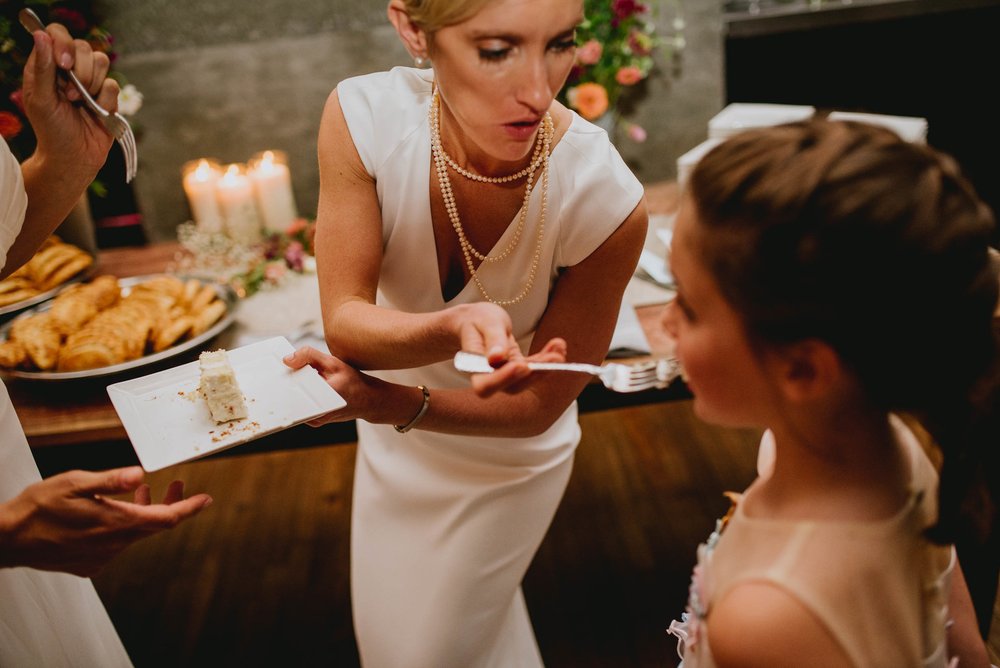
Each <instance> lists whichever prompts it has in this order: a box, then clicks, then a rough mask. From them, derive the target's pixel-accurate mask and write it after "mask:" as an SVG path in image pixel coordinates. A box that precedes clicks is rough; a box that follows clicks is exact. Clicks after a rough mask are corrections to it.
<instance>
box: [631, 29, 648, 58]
mask: <svg viewBox="0 0 1000 668" xmlns="http://www.w3.org/2000/svg"><path fill="white" fill-rule="evenodd" d="M628 46H629V48H630V49H632V53H634V54H635V55H637V56H648V55H649V54H651V53H652V52H653V38H652V37H650V36H649V35H647V34H646V33H644V32H642V31H641V30H633V31H632V32H630V33H629V35H628Z"/></svg>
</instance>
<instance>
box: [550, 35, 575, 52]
mask: <svg viewBox="0 0 1000 668" xmlns="http://www.w3.org/2000/svg"><path fill="white" fill-rule="evenodd" d="M551 48H552V50H553V51H557V52H560V53H561V52H563V51H569V50H570V49H575V48H576V37H569V38H567V39H560V40H558V41H556V42H553V43H552V47H551Z"/></svg>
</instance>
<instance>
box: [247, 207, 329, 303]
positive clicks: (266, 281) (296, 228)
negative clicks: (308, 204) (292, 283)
mask: <svg viewBox="0 0 1000 668" xmlns="http://www.w3.org/2000/svg"><path fill="white" fill-rule="evenodd" d="M315 237H316V223H315V222H313V221H309V220H306V219H305V218H298V219H296V220H294V221H293V222H292V224H291V225H289V226H288V229H286V230H285V231H284V232H273V233H271V234H270V235H268V236H267V237H266V238H265V239H264V241H263V242H262V243H261V244H260V246H259V250H260V253H261V260H260V261H258V262H257V264H256V265H254V266H253V267H252V268H251V269H250V271H248V272H246V273H245V274H241V275H238V276H236V277H235V278H234V281H233V283H234V284H233V287H234V288H235V289H236V294H239V295H244V296H249V295H252V294H253V293H255V292H257V291H258V290H260V289H261V288H268V287H275V286H277V285H280V284H281V280H282V279H283V278H284V277H285V275H286V274H287V273H288V272H289V271H292V272H296V273H299V274H301V273H304V272H306V271H315V270H316V260H315V258H314V255H315V253H314V249H313V240H314V239H315Z"/></svg>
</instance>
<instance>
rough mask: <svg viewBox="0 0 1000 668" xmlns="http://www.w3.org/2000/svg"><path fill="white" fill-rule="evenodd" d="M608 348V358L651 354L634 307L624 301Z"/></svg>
mask: <svg viewBox="0 0 1000 668" xmlns="http://www.w3.org/2000/svg"><path fill="white" fill-rule="evenodd" d="M608 347H609V348H610V350H608V357H634V356H635V355H648V354H649V353H651V352H652V349H651V348H650V347H649V340H648V339H647V338H646V333H645V332H643V331H642V325H641V324H640V323H639V316H637V315H636V314H635V307H634V306H632V304H630V303H628V302H627V301H626V300H624V299H623V300H622V307H621V310H619V312H618V323H617V324H616V325H615V333H614V334H613V335H612V336H611V344H610V345H609V346H608Z"/></svg>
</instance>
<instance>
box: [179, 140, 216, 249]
mask: <svg viewBox="0 0 1000 668" xmlns="http://www.w3.org/2000/svg"><path fill="white" fill-rule="evenodd" d="M220 173H221V172H220V170H219V165H218V163H216V162H215V161H213V160H208V159H207V158H202V159H201V160H192V161H190V162H187V163H185V164H184V168H183V170H182V174H183V181H184V194H185V195H187V200H188V205H189V206H190V207H191V216H192V217H193V218H194V222H195V225H197V226H198V229H199V230H202V231H204V232H210V233H217V232H222V231H223V227H224V223H223V219H222V212H221V211H220V210H219V202H218V200H217V199H216V198H215V184H216V182H217V181H218V180H219V174H220Z"/></svg>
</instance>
